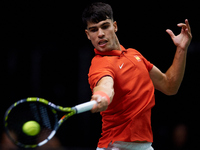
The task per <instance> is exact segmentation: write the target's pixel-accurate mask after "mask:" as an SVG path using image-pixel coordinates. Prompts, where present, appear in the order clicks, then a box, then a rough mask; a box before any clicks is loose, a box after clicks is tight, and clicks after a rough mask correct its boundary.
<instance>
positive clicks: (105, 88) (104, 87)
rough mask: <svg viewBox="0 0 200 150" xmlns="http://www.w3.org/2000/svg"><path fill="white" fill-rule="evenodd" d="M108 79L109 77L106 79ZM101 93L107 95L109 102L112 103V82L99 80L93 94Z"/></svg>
mask: <svg viewBox="0 0 200 150" xmlns="http://www.w3.org/2000/svg"><path fill="white" fill-rule="evenodd" d="M108 78H109V77H108ZM98 91H102V92H104V93H106V94H107V95H108V97H109V98H110V102H112V99H113V96H114V88H113V81H112V80H109V79H107V80H101V81H100V82H99V83H98V85H97V86H96V87H95V88H94V89H93V94H94V93H95V92H98Z"/></svg>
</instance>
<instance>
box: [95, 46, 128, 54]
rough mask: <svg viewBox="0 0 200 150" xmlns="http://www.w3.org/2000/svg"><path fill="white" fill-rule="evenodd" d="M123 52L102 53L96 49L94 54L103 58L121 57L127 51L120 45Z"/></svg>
mask: <svg viewBox="0 0 200 150" xmlns="http://www.w3.org/2000/svg"><path fill="white" fill-rule="evenodd" d="M120 47H121V50H122V51H120V50H112V51H108V52H100V51H98V50H97V49H96V48H95V49H94V52H95V54H96V55H101V56H120V55H121V53H122V52H126V51H127V50H126V49H125V48H124V47H123V46H122V45H120Z"/></svg>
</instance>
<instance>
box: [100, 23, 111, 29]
mask: <svg viewBox="0 0 200 150" xmlns="http://www.w3.org/2000/svg"><path fill="white" fill-rule="evenodd" d="M109 27H110V25H109V24H105V25H103V26H102V27H101V29H108V28H109Z"/></svg>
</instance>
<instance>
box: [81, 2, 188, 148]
mask: <svg viewBox="0 0 200 150" xmlns="http://www.w3.org/2000/svg"><path fill="white" fill-rule="evenodd" d="M82 19H83V22H84V24H85V25H86V29H85V33H86V35H87V37H88V39H89V40H91V42H92V44H93V46H94V47H95V49H94V51H95V54H96V55H95V57H94V58H93V60H92V63H91V67H90V70H89V74H88V77H89V84H90V87H91V89H92V91H93V95H92V97H91V100H96V101H97V102H98V104H97V105H96V106H94V107H93V109H92V112H101V115H102V122H103V124H102V134H101V135H102V137H101V138H100V139H99V143H98V148H97V150H106V149H107V150H108V149H113V150H114V149H115V150H116V149H126V150H129V149H130V150H133V149H136V150H139V149H141V150H153V148H152V147H151V144H152V142H153V135H152V129H151V109H152V107H153V106H154V105H155V98H154V89H157V90H159V91H161V92H163V93H164V94H166V95H174V94H176V93H177V91H178V89H179V86H180V84H181V82H182V79H183V75H184V70H185V64H186V54H187V48H188V46H189V44H190V41H191V39H192V35H191V30H190V26H189V23H188V20H187V19H186V20H185V24H184V23H179V24H178V27H181V33H180V34H179V35H177V36H175V35H174V33H173V32H172V31H171V30H169V29H167V30H166V32H167V33H168V34H169V35H170V36H171V38H172V40H173V42H174V44H175V45H176V47H177V48H176V53H175V56H174V60H173V63H172V65H171V66H170V68H169V69H168V70H167V72H166V73H162V72H161V71H160V70H159V69H158V68H157V67H156V66H154V65H153V64H151V63H150V62H149V61H147V60H146V59H145V58H144V57H143V56H142V55H141V54H140V53H139V52H138V51H137V50H135V49H131V48H129V49H125V48H124V47H123V46H122V45H120V43H119V40H118V38H117V36H116V34H115V33H116V32H117V30H118V27H117V22H116V21H114V19H113V12H112V8H111V6H110V5H108V4H105V3H101V2H98V3H93V4H91V5H90V6H88V7H87V8H86V9H85V10H84V12H83V15H82Z"/></svg>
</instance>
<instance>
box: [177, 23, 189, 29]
mask: <svg viewBox="0 0 200 150" xmlns="http://www.w3.org/2000/svg"><path fill="white" fill-rule="evenodd" d="M177 26H178V27H182V28H183V29H184V30H185V29H186V28H187V25H186V24H184V23H179V24H177Z"/></svg>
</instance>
